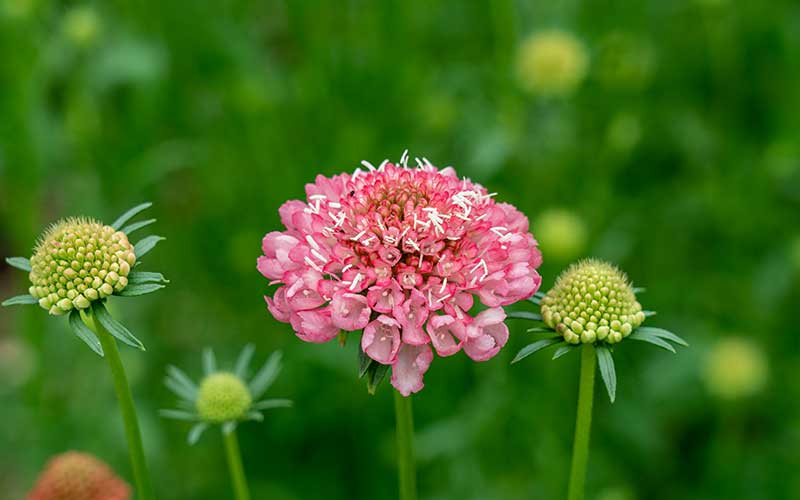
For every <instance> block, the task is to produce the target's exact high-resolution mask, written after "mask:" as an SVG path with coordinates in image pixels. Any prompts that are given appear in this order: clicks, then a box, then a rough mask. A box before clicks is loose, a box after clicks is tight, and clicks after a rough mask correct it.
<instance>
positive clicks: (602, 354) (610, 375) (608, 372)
mask: <svg viewBox="0 0 800 500" xmlns="http://www.w3.org/2000/svg"><path fill="white" fill-rule="evenodd" d="M596 351H597V361H598V364H599V366H600V376H601V377H602V378H603V382H604V383H605V384H606V390H607V391H608V398H609V399H610V400H611V402H612V403H613V402H614V400H615V399H616V397H617V372H616V370H615V369H614V358H613V357H612V356H611V349H609V348H608V346H605V345H602V344H601V345H598V346H597V348H596Z"/></svg>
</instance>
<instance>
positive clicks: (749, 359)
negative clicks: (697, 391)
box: [705, 337, 768, 400]
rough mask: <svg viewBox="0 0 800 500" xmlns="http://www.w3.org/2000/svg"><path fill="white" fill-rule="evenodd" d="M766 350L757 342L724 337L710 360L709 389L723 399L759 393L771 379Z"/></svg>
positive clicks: (708, 365)
mask: <svg viewBox="0 0 800 500" xmlns="http://www.w3.org/2000/svg"><path fill="white" fill-rule="evenodd" d="M767 366H768V365H767V360H766V359H765V357H764V352H763V351H762V350H761V348H760V347H759V346H758V345H756V344H754V343H753V342H751V341H749V340H747V339H744V338H738V337H731V338H726V339H722V340H720V341H719V342H717V344H716V345H715V346H714V347H713V349H712V350H711V352H710V353H709V355H708V359H707V360H706V367H705V381H706V385H707V386H708V390H709V391H710V392H711V393H712V394H714V395H715V396H718V397H719V398H722V399H728V400H734V399H741V398H746V397H749V396H753V395H755V394H757V393H758V392H759V391H761V389H763V388H764V386H765V385H766V382H767V377H768V369H767Z"/></svg>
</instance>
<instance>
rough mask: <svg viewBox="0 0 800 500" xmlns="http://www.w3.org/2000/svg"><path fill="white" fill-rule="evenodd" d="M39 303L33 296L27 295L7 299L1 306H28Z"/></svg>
mask: <svg viewBox="0 0 800 500" xmlns="http://www.w3.org/2000/svg"><path fill="white" fill-rule="evenodd" d="M38 303H39V301H38V300H37V299H36V297H34V296H33V295H29V294H25V295H17V296H16V297H11V298H10V299H6V300H4V301H3V303H2V304H0V306H3V307H6V306H27V305H32V304H38Z"/></svg>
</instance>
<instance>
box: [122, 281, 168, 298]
mask: <svg viewBox="0 0 800 500" xmlns="http://www.w3.org/2000/svg"><path fill="white" fill-rule="evenodd" d="M162 288H166V287H165V286H164V285H160V284H158V283H137V284H133V285H128V286H126V287H125V288H123V289H122V291H120V292H116V293H114V295H116V296H118V297H138V296H140V295H147V294H148V293H153V292H155V291H157V290H161V289H162Z"/></svg>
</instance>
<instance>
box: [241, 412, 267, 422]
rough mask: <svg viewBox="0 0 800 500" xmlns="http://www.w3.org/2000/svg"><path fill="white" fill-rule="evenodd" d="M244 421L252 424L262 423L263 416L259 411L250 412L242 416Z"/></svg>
mask: <svg viewBox="0 0 800 500" xmlns="http://www.w3.org/2000/svg"><path fill="white" fill-rule="evenodd" d="M244 420H252V421H254V422H263V421H264V415H263V414H262V413H261V412H260V411H255V410H250V411H248V412H247V413H245V414H244Z"/></svg>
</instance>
